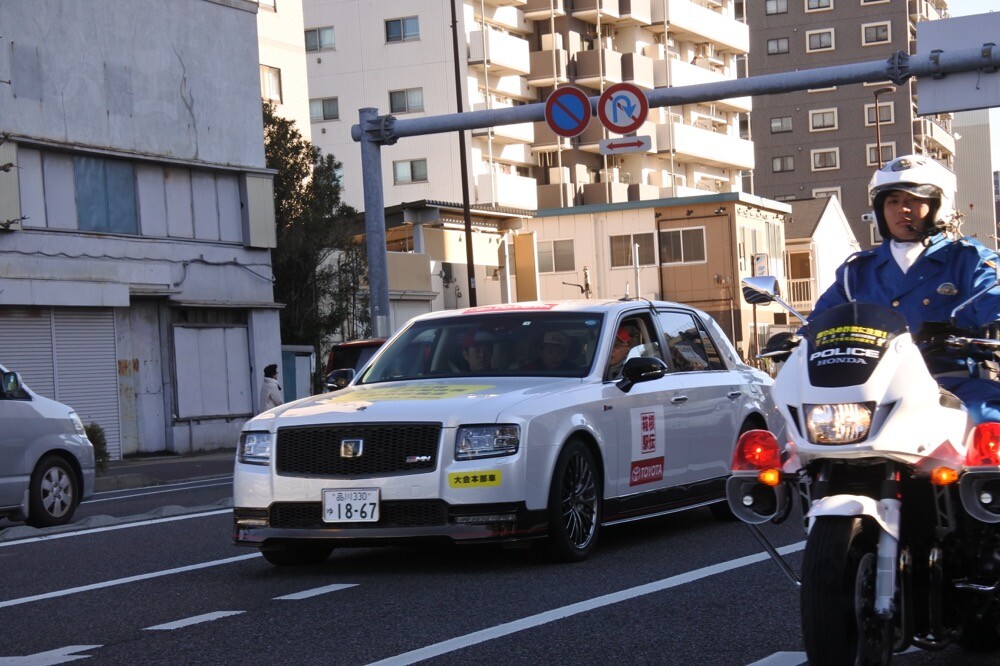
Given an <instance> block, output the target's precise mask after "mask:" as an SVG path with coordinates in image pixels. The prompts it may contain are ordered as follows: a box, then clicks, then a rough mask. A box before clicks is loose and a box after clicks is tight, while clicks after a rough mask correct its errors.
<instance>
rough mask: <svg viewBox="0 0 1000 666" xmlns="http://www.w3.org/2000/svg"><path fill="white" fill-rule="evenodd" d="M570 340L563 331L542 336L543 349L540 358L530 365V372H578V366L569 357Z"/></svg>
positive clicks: (550, 332)
mask: <svg viewBox="0 0 1000 666" xmlns="http://www.w3.org/2000/svg"><path fill="white" fill-rule="evenodd" d="M569 352H570V339H569V337H568V336H567V335H566V334H565V333H563V332H562V331H549V332H548V333H546V334H545V335H543V336H542V349H541V352H540V353H539V356H538V358H536V359H534V360H533V361H532V362H531V363H530V364H529V365H528V369H530V370H553V371H554V370H576V369H577V366H576V365H575V364H574V363H573V362H572V361H570V360H569V359H568V358H567V357H568V356H569Z"/></svg>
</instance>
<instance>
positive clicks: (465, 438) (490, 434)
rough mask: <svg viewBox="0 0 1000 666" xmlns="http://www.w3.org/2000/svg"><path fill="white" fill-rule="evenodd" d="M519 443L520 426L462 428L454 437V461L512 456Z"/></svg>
mask: <svg viewBox="0 0 1000 666" xmlns="http://www.w3.org/2000/svg"><path fill="white" fill-rule="evenodd" d="M520 443H521V428H520V426H516V425H489V426H462V427H461V428H459V429H458V432H457V433H456V435H455V460H473V459H476V458H496V457H497V456H509V455H513V454H515V453H517V447H518V446H519V445H520Z"/></svg>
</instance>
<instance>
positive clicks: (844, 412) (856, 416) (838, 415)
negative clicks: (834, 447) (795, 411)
mask: <svg viewBox="0 0 1000 666" xmlns="http://www.w3.org/2000/svg"><path fill="white" fill-rule="evenodd" d="M804 407H805V413H806V430H807V431H808V432H809V441H810V442H812V443H813V444H853V443H854V442H860V441H861V440H863V439H865V438H866V437H868V430H869V429H870V428H871V425H872V412H873V411H875V405H874V403H870V402H846V403H840V404H836V405H804Z"/></svg>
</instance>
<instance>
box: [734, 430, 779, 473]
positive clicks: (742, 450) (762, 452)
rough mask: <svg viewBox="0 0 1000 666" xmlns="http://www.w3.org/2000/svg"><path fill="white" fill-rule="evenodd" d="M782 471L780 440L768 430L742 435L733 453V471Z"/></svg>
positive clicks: (748, 432)
mask: <svg viewBox="0 0 1000 666" xmlns="http://www.w3.org/2000/svg"><path fill="white" fill-rule="evenodd" d="M762 469H781V450H780V449H779V447H778V439H777V438H776V437H775V436H774V435H772V434H771V433H770V432H768V431H767V430H750V431H747V432H745V433H743V434H742V435H740V441H739V442H737V443H736V451H734V452H733V471H757V470H762Z"/></svg>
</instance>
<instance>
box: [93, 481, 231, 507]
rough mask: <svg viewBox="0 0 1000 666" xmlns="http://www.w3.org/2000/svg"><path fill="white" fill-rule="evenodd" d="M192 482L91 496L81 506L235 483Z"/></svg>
mask: <svg viewBox="0 0 1000 666" xmlns="http://www.w3.org/2000/svg"><path fill="white" fill-rule="evenodd" d="M190 484H191V482H188V483H187V484H184V487H181V488H163V486H151V487H150V488H148V489H147V492H144V493H136V492H133V493H132V494H131V495H116V496H114V497H101V498H91V499H88V500H84V501H83V502H80V506H83V505H84V504H97V503H98V502H115V501H117V500H123V499H134V498H136V497H151V496H153V495H162V494H164V493H176V492H180V491H182V490H199V489H201V488H215V487H217V486H231V485H233V481H232V479H231V478H230V480H229V481H223V482H222V483H204V482H202V483H201V484H200V485H190ZM153 488H155V490H153ZM109 492H121V491H120V490H116V491H109ZM99 494H100V495H107V494H108V493H107V492H105V493H99Z"/></svg>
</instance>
